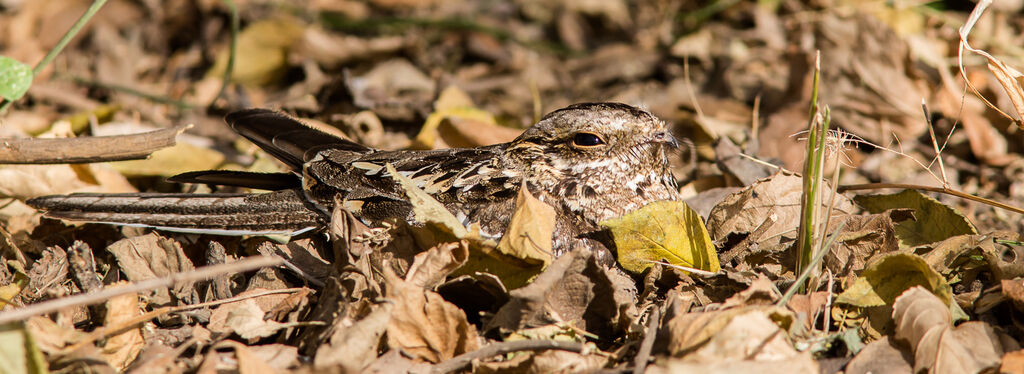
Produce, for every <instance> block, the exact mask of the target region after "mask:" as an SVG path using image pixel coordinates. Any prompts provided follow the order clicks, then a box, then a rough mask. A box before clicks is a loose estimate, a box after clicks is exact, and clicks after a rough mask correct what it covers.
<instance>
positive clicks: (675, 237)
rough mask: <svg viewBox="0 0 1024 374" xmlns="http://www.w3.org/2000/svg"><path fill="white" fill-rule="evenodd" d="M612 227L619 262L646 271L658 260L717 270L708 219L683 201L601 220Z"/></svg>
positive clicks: (653, 204)
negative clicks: (706, 222)
mask: <svg viewBox="0 0 1024 374" xmlns="http://www.w3.org/2000/svg"><path fill="white" fill-rule="evenodd" d="M601 226H602V227H606V228H608V229H610V230H611V232H612V236H613V238H614V239H615V247H616V250H617V251H618V255H619V256H618V257H619V264H620V265H622V267H623V268H624V269H626V270H629V271H631V272H635V273H642V272H643V271H644V270H647V268H649V267H651V266H653V265H654V263H655V262H657V261H667V262H668V263H670V264H673V265H681V266H686V267H690V268H695V269H701V270H707V271H711V272H717V271H718V270H719V269H721V268H720V266H719V265H718V253H717V252H716V251H715V246H714V245H712V244H711V237H710V236H708V231H707V229H706V228H705V227H704V221H703V220H702V219H701V218H700V215H698V214H697V212H695V211H694V210H693V209H690V207H689V206H687V205H686V203H683V202H681V201H657V202H653V203H650V204H647V205H646V206H644V207H643V208H640V209H638V210H636V211H634V212H631V213H629V214H626V215H625V216H622V217H619V218H615V219H610V220H607V221H604V222H601Z"/></svg>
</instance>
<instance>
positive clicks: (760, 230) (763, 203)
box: [707, 171, 856, 266]
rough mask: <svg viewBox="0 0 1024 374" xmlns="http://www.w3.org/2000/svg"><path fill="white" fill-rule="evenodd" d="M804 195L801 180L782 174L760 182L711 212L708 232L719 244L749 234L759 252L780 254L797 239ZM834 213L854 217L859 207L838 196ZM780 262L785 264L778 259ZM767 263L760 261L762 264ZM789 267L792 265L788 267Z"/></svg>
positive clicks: (827, 197) (745, 253)
mask: <svg viewBox="0 0 1024 374" xmlns="http://www.w3.org/2000/svg"><path fill="white" fill-rule="evenodd" d="M829 191H830V189H826V190H825V191H824V192H823V197H822V201H824V202H828V201H831V197H830V196H831V194H830V193H829ZM802 194H803V181H802V179H801V178H800V177H798V176H796V175H794V174H792V173H788V172H784V171H782V172H779V173H776V174H775V175H773V176H771V177H769V178H766V179H762V180H759V181H757V183H754V184H753V185H750V186H749V187H747V188H745V189H743V190H742V191H740V192H737V193H734V194H732V195H729V196H727V197H726V198H725V199H724V200H722V202H721V203H719V204H718V205H717V206H715V208H714V209H712V210H711V214H710V216H709V217H708V223H707V228H708V233H709V234H710V235H711V238H712V239H713V240H715V241H716V242H721V241H723V240H725V239H726V238H727V237H728V236H730V235H736V234H749V235H750V237H748V238H747V239H746V240H745V241H747V242H749V243H751V244H750V245H751V246H753V245H754V244H756V248H757V252H767V253H768V254H776V253H779V252H780V251H782V250H784V249H786V248H789V246H790V245H789V243H791V242H792V240H794V239H795V238H796V235H797V233H796V230H795V228H796V227H798V226H799V220H800V199H801V196H802ZM835 201H836V206H835V207H834V208H833V214H835V215H841V214H844V213H845V214H851V213H854V212H856V208H855V207H854V205H853V203H852V202H850V200H849V199H847V198H846V197H844V196H842V195H840V196H837V197H836V199H835ZM752 254H756V253H755V251H743V253H741V254H739V255H738V256H740V257H737V258H739V259H740V260H741V261H742V259H743V257H742V256H749V255H752ZM775 261H776V262H777V263H782V261H781V259H778V258H776V259H775ZM764 262H767V261H764V260H760V261H759V263H758V264H761V263H764ZM785 266H788V265H785Z"/></svg>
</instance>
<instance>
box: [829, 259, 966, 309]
mask: <svg viewBox="0 0 1024 374" xmlns="http://www.w3.org/2000/svg"><path fill="white" fill-rule="evenodd" d="M914 286H923V287H924V288H926V289H928V290H929V291H931V292H932V293H933V294H935V296H938V297H939V298H940V299H942V301H944V302H946V304H949V301H950V300H952V298H953V290H952V288H951V287H950V286H949V284H948V283H946V279H945V278H943V277H942V275H940V274H939V273H938V272H936V271H935V270H934V269H932V268H931V266H928V263H927V262H926V261H925V260H924V259H923V258H921V256H918V255H915V254H912V253H905V252H897V253H890V254H885V255H882V256H881V257H879V258H877V259H875V260H873V261H872V262H871V264H868V266H867V267H866V268H865V269H864V272H863V273H861V275H860V277H859V278H857V280H856V281H854V282H853V285H852V286H850V287H849V288H847V289H846V291H844V292H843V293H842V294H839V296H838V297H837V298H836V303H841V304H849V305H854V306H859V307H872V306H882V305H892V303H893V302H895V301H896V297H898V296H899V295H901V294H903V291H906V290H908V289H910V288H911V287H914Z"/></svg>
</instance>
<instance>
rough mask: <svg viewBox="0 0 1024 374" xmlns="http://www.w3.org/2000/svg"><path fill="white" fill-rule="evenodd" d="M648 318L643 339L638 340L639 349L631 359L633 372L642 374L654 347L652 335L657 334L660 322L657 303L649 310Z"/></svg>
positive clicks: (659, 310) (659, 311)
mask: <svg viewBox="0 0 1024 374" xmlns="http://www.w3.org/2000/svg"><path fill="white" fill-rule="evenodd" d="M648 318H650V320H649V321H647V331H646V332H644V340H642V341H641V342H640V349H639V350H637V352H636V358H635V359H634V360H633V374H643V372H644V371H646V370H647V360H649V359H650V358H651V349H653V348H654V337H655V336H656V335H657V334H658V326H659V325H660V324H661V309H659V308H658V306H657V305H655V306H654V308H653V309H652V310H651V315H650V316H648Z"/></svg>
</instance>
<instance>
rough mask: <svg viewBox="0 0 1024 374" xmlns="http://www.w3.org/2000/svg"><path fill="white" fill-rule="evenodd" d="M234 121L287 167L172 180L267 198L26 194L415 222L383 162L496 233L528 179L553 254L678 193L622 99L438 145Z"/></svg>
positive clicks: (670, 142) (217, 211)
mask: <svg viewBox="0 0 1024 374" xmlns="http://www.w3.org/2000/svg"><path fill="white" fill-rule="evenodd" d="M226 120H227V122H228V123H229V124H230V125H231V127H232V128H233V129H234V130H235V131H236V132H238V133H239V134H240V135H242V136H244V137H245V138H247V139H249V140H251V141H253V142H254V143H255V144H256V145H258V146H259V147H260V148H262V149H263V150H265V151H267V152H268V153H270V154H271V155H273V156H274V157H276V158H278V159H279V160H281V161H282V162H284V163H285V164H286V165H288V167H290V168H291V173H270V174H261V173H249V172H232V171H201V172H191V173H185V174H181V175H178V176H175V177H172V178H171V179H170V180H172V181H177V182H191V183H207V184H218V185H230V186H244V187H252V188H259V189H266V190H274V191H275V192H270V193H263V194H222V193H215V194H184V193H183V194H166V193H133V194H72V195H66V196H46V197H40V198H36V199H31V200H29V201H28V204H29V205H32V206H34V207H36V208H39V209H43V210H45V211H46V215H47V216H49V217H53V218H61V219H68V220H79V221H90V222H103V223H111V224H120V225H137V226H148V227H156V228H161V229H165V230H171V231H184V232H202V233H215V234H236V235H237V234H258V233H277V234H282V233H283V234H297V233H300V232H305V231H308V230H311V229H315V228H320V227H324V226H325V224H326V223H327V221H328V220H329V217H330V213H331V211H332V209H333V208H334V205H335V201H340V202H341V203H342V204H344V207H345V208H346V209H348V210H349V211H351V212H353V213H354V214H355V215H356V216H357V217H360V219H362V220H363V221H365V222H367V223H368V224H371V225H373V224H375V223H379V222H380V221H384V220H388V219H395V218H399V219H405V220H407V221H410V222H412V213H411V210H412V206H411V204H410V203H409V202H408V201H407V197H406V194H405V192H404V190H402V188H401V187H400V186H399V185H398V184H397V183H396V182H395V180H394V178H392V177H391V176H390V175H389V174H388V172H387V170H386V168H385V165H386V164H388V163H390V164H391V165H393V166H394V167H395V169H396V170H397V171H398V172H399V173H400V174H402V175H404V176H406V177H408V178H410V179H412V180H413V181H414V182H415V183H416V185H417V186H419V187H420V188H422V189H423V190H424V191H426V192H427V193H428V194H430V195H432V196H433V197H434V198H435V199H437V200H438V201H439V202H441V203H442V204H444V205H445V206H446V207H447V208H448V209H449V210H450V211H451V212H452V213H453V214H455V215H456V217H458V218H459V219H460V220H461V221H462V223H463V224H466V225H469V224H472V223H478V224H479V225H480V227H481V229H482V233H483V234H484V235H488V236H490V237H493V238H495V239H497V238H500V237H501V235H502V234H503V233H504V231H505V228H506V227H507V225H508V223H509V221H510V219H511V217H512V213H513V212H514V210H515V199H516V196H517V194H518V192H519V188H521V186H524V185H525V186H527V187H528V188H529V189H530V192H531V193H532V194H533V195H534V196H536V197H537V198H539V199H540V200H541V201H543V202H545V203H547V204H549V205H551V206H552V207H554V208H555V212H556V220H555V230H554V234H553V240H554V243H553V250H554V252H555V255H556V256H557V255H561V254H563V253H566V252H568V251H570V250H572V249H573V248H574V247H575V246H580V245H584V246H593V244H594V243H592V242H590V241H591V240H593V239H590V238H589V237H588V235H589V234H590V233H593V232H595V231H597V230H598V229H599V228H598V226H597V224H598V222H601V221H603V220H606V219H609V218H613V217H617V216H620V215H622V214H624V213H627V212H629V211H632V210H634V209H637V208H640V207H642V206H644V205H645V204H647V203H649V202H653V201H658V200H676V199H678V193H677V189H676V181H675V178H674V177H673V176H672V173H671V171H670V169H669V165H668V159H667V156H666V151H667V148H668V147H672V148H675V147H677V143H676V140H675V139H674V138H673V137H672V135H671V133H670V132H669V129H668V128H667V127H666V125H665V123H664V122H663V121H661V120H659V119H658V118H656V117H654V116H653V115H651V114H650V113H648V112H647V111H644V110H641V109H638V108H635V107H632V106H629V105H625V104H618V103H585V104H576V105H572V106H570V107H567V108H564V109H559V110H557V111H554V112H552V113H550V114H548V115H546V116H544V118H542V119H541V120H540V121H539V122H537V124H535V125H533V126H532V127H530V128H529V129H527V130H526V131H524V132H523V133H522V134H521V135H520V136H519V137H518V138H516V139H515V140H513V141H512V142H509V143H503V144H496V145H491V146H485V147H479V148H456V149H443V150H432V151H380V150H376V149H372V148H368V147H366V146H363V145H360V144H357V143H354V142H351V141H348V140H345V139H341V138H338V137H335V136H332V135H329V134H326V133H323V132H320V131H317V130H314V129H313V128H310V127H308V126H306V125H304V124H302V123H300V122H299V121H297V120H295V119H293V118H290V117H288V116H286V115H284V114H281V113H278V112H274V111H270V110H264V109H249V110H243V111H240V112H235V113H232V114H230V115H228V116H227V118H226Z"/></svg>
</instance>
